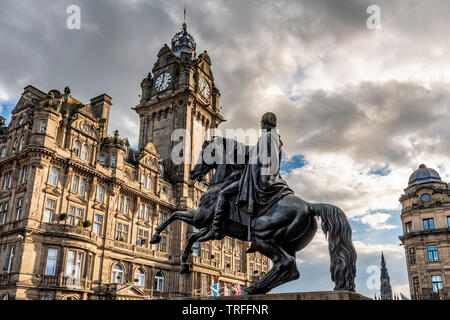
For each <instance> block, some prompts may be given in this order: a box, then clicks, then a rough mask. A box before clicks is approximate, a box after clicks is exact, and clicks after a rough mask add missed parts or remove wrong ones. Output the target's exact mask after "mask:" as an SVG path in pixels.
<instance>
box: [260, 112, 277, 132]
mask: <svg viewBox="0 0 450 320" xmlns="http://www.w3.org/2000/svg"><path fill="white" fill-rule="evenodd" d="M276 127H277V116H276V115H275V113H273V112H267V113H266V114H264V115H263V116H262V119H261V129H265V130H270V129H273V128H276Z"/></svg>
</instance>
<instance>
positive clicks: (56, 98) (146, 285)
mask: <svg viewBox="0 0 450 320" xmlns="http://www.w3.org/2000/svg"><path fill="white" fill-rule="evenodd" d="M195 49H196V45H195V42H194V39H193V37H192V36H191V35H190V34H189V33H188V32H187V26H186V25H185V24H184V25H183V30H182V31H181V32H179V33H177V34H176V35H175V37H174V38H173V40H172V45H171V47H170V48H169V47H168V46H167V45H164V46H163V48H162V49H161V50H160V51H159V53H158V58H157V62H156V63H155V66H154V68H153V70H152V72H151V73H149V74H148V76H147V77H146V78H145V79H144V80H143V81H142V84H141V86H142V95H141V101H140V103H139V104H138V105H137V106H136V107H134V108H133V109H134V110H135V111H136V112H137V114H138V116H139V119H140V131H139V146H138V150H135V149H133V148H132V147H131V146H130V144H129V142H128V139H126V138H121V137H120V136H119V133H118V132H117V131H115V132H114V135H113V136H108V125H109V116H110V111H111V106H112V99H111V97H109V96H108V95H106V94H103V95H100V96H98V97H96V98H93V99H91V101H90V103H88V104H83V103H81V102H80V101H78V100H77V99H75V98H74V97H73V96H72V95H71V92H70V89H69V88H65V90H64V92H63V93H62V92H60V91H58V90H51V91H50V92H48V93H44V92H43V91H41V90H39V89H38V88H35V87H33V86H28V87H26V88H25V89H24V92H23V94H22V96H21V98H20V100H19V102H18V103H17V105H16V107H15V108H14V110H12V112H11V121H10V123H9V124H8V126H5V121H4V119H1V122H2V123H0V266H1V269H0V298H1V299H5V300H6V299H34V300H36V299H48V300H50V299H54V300H60V299H94V300H95V299H150V298H170V297H174V296H191V295H202V294H205V295H209V294H211V293H210V290H209V287H210V286H211V285H213V284H215V283H219V286H220V287H224V286H226V285H233V284H236V283H237V284H239V285H240V286H241V287H246V286H248V285H250V284H251V283H252V281H254V280H255V279H257V278H258V277H259V276H260V275H261V274H262V273H264V272H267V270H268V269H269V263H270V262H269V260H268V259H267V258H265V257H263V256H261V255H260V254H258V253H256V254H255V253H253V254H249V255H247V254H245V251H246V249H247V248H248V244H247V243H245V242H241V241H237V240H234V239H230V238H225V239H224V240H222V241H212V242H207V243H204V244H201V245H196V246H195V248H194V250H193V257H192V261H191V270H190V272H189V273H188V274H184V275H181V274H180V273H179V271H180V260H181V253H182V250H183V248H184V246H185V244H186V241H185V239H186V238H187V236H188V235H189V234H190V233H192V232H193V228H192V227H191V226H188V225H186V224H183V223H181V222H176V223H173V224H172V225H171V226H170V227H169V228H168V230H166V231H165V232H164V233H163V234H162V241H161V243H160V244H158V245H151V244H150V243H149V240H150V239H151V237H152V235H153V233H154V232H155V229H156V227H157V226H158V224H159V223H160V222H162V221H164V220H165V219H167V218H168V217H169V216H170V214H171V213H172V212H174V211H176V210H188V209H193V208H195V207H196V206H197V205H198V202H199V199H200V196H201V195H202V193H203V192H204V191H205V190H206V186H205V185H203V184H202V183H198V182H195V183H194V182H192V181H190V180H189V178H188V173H189V171H190V170H191V168H192V167H193V166H194V163H195V155H196V153H198V151H199V149H198V148H199V147H201V144H202V142H203V139H204V137H205V136H206V137H208V136H211V135H213V134H214V132H215V129H217V127H218V126H219V124H220V123H221V122H222V121H223V118H222V116H221V114H220V107H219V98H220V93H219V90H218V89H217V88H216V86H215V84H214V78H213V74H212V71H211V60H210V58H209V56H208V54H207V53H206V52H203V53H202V54H200V55H199V56H198V57H197V56H196V53H195ZM177 129H186V131H185V132H187V133H188V134H187V135H185V136H184V137H181V138H180V140H177V141H175V142H174V141H173V139H172V138H173V136H172V135H173V133H174V132H176V130H177ZM186 136H189V137H188V138H189V139H188V138H187V137H186ZM187 140H189V141H187ZM179 141H181V142H182V143H183V144H185V147H186V148H187V149H186V150H188V151H187V152H185V154H181V155H180V156H181V157H184V158H186V157H191V158H192V160H193V161H190V163H189V161H188V163H181V164H174V163H172V161H171V155H172V153H173V152H177V153H180V151H179V150H177V149H174V148H176V146H177V145H178V146H179ZM188 142H193V143H192V144H189V143H188ZM174 150H175V151H174ZM189 151H190V152H189Z"/></svg>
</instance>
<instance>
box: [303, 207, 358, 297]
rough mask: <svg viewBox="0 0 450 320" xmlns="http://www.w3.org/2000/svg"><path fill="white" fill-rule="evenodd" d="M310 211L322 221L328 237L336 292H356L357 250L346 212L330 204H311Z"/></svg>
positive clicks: (331, 270) (332, 277)
mask: <svg viewBox="0 0 450 320" xmlns="http://www.w3.org/2000/svg"><path fill="white" fill-rule="evenodd" d="M309 210H310V211H311V213H313V214H314V216H318V217H320V218H321V220H322V224H321V225H322V230H323V232H324V233H325V237H327V236H328V250H329V252H330V262H331V266H330V272H331V280H333V281H334V283H335V284H336V286H335V288H334V290H349V291H355V277H356V250H355V248H354V247H353V243H352V229H351V227H350V224H349V223H348V220H347V217H346V216H345V214H344V212H343V211H342V210H341V209H339V208H338V207H335V206H333V205H329V204H323V203H319V204H309Z"/></svg>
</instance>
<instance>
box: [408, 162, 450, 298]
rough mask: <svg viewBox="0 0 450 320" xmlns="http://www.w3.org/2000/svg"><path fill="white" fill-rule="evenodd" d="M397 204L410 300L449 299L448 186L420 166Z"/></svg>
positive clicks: (432, 170)
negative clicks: (401, 227)
mask: <svg viewBox="0 0 450 320" xmlns="http://www.w3.org/2000/svg"><path fill="white" fill-rule="evenodd" d="M400 202H401V204H402V215H401V219H402V224H403V235H402V236H401V237H400V240H401V242H402V244H403V245H404V248H405V254H406V261H407V266H408V276H409V285H410V291H411V298H412V299H418V300H419V299H424V300H429V299H449V298H450V297H449V295H450V239H449V234H450V232H449V231H450V185H449V184H447V183H445V182H443V181H442V180H441V177H440V176H439V174H438V173H437V172H436V171H435V170H434V169H431V168H427V167H426V166H425V165H423V164H422V165H420V167H419V168H418V169H417V170H416V171H414V172H413V174H412V175H411V176H410V178H409V182H408V187H407V188H406V189H405V193H404V194H403V195H402V196H401V197H400Z"/></svg>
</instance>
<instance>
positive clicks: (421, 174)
mask: <svg viewBox="0 0 450 320" xmlns="http://www.w3.org/2000/svg"><path fill="white" fill-rule="evenodd" d="M429 182H441V183H442V180H441V176H440V175H439V173H437V172H436V170H434V169H431V168H427V166H426V165H424V164H421V165H420V166H419V169H417V170H416V171H414V172H413V173H412V175H411V176H410V177H409V181H408V187H411V186H413V185H416V184H422V183H429Z"/></svg>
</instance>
